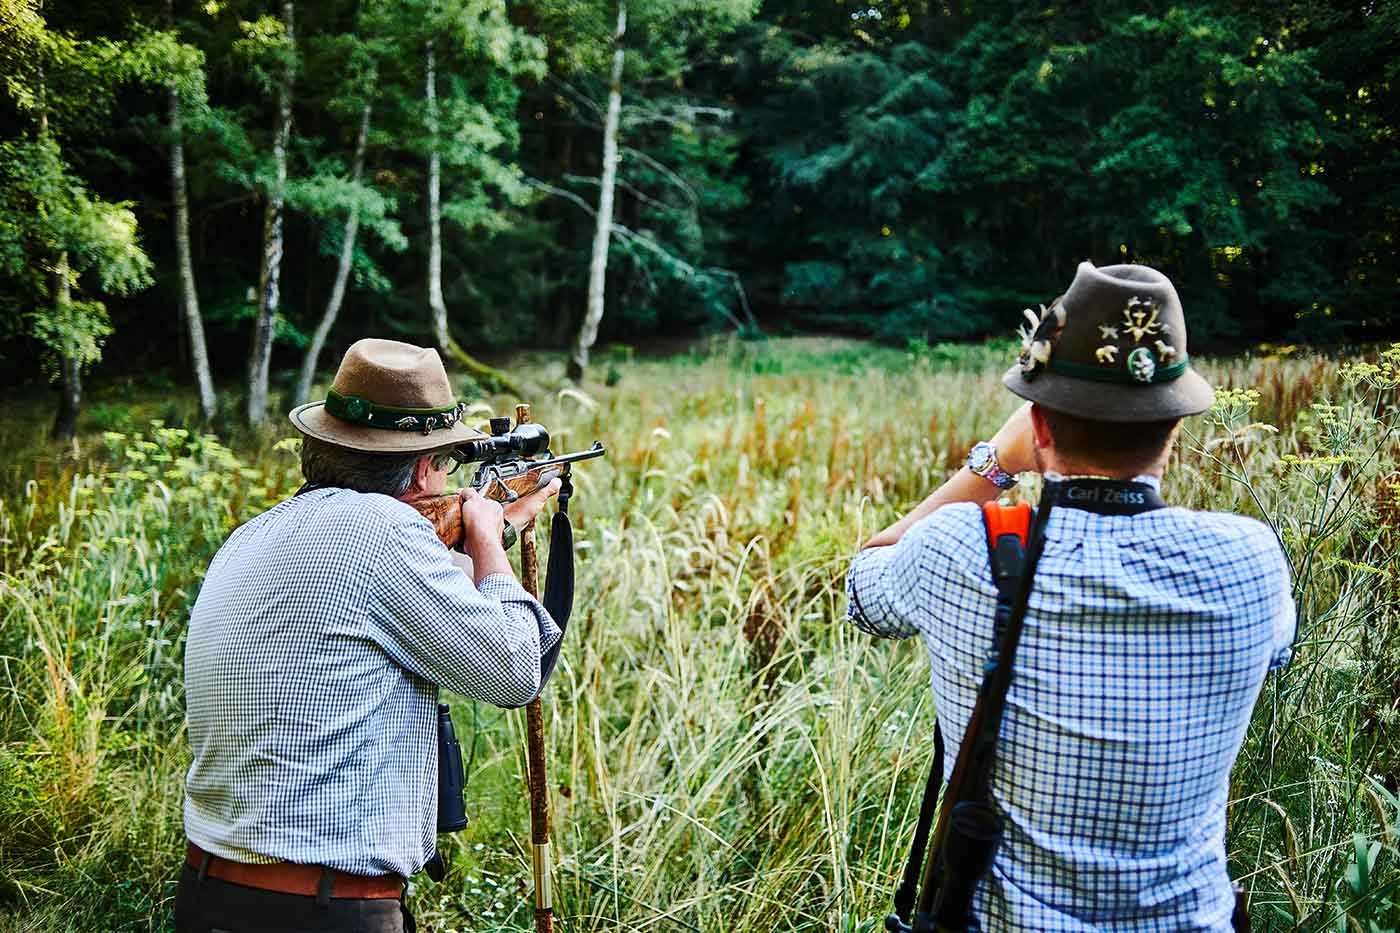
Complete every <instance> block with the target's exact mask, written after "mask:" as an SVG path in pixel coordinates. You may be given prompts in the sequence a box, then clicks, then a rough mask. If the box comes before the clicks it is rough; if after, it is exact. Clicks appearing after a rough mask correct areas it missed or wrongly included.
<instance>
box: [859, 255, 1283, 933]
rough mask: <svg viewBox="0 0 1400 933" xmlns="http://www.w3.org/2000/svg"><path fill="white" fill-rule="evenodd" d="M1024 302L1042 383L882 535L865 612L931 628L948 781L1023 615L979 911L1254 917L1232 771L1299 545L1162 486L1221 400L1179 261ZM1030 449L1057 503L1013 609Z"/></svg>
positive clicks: (1113, 927) (1200, 926)
mask: <svg viewBox="0 0 1400 933" xmlns="http://www.w3.org/2000/svg"><path fill="white" fill-rule="evenodd" d="M1025 314H1026V316H1027V318H1028V320H1027V326H1026V327H1024V328H1023V330H1022V348H1021V352H1020V358H1019V359H1018V360H1017V362H1016V364H1015V365H1014V366H1012V367H1011V369H1010V370H1009V371H1007V373H1006V374H1005V375H1004V376H1003V378H1002V382H1003V383H1004V384H1005V385H1006V386H1007V388H1009V389H1010V390H1011V391H1012V392H1014V393H1016V394H1017V395H1019V396H1021V397H1022V398H1025V399H1027V400H1028V403H1027V404H1026V405H1024V406H1022V407H1021V408H1020V409H1018V410H1017V411H1016V413H1015V414H1013V415H1012V416H1011V418H1010V419H1009V420H1008V421H1007V422H1006V423H1005V425H1003V427H1002V428H1001V429H1000V430H999V431H998V432H997V433H996V435H994V436H993V437H992V439H991V440H990V441H988V442H984V443H980V444H977V445H976V446H974V447H973V449H972V451H971V452H970V454H969V456H968V460H967V465H966V466H965V467H964V468H963V469H962V470H961V471H959V472H958V473H957V475H955V476H954V477H953V478H951V479H950V480H948V482H946V483H945V484H943V486H941V487H940V488H939V489H938V490H937V491H935V492H934V493H933V494H932V495H930V496H929V497H928V498H927V499H926V500H924V502H923V503H921V504H920V505H919V506H918V507H917V508H915V509H914V510H913V511H912V512H911V513H909V514H908V515H906V516H905V517H903V518H902V519H900V520H899V521H897V522H895V523H894V524H893V525H891V526H890V527H889V528H886V529H885V530H884V531H882V532H880V533H879V534H878V535H876V536H875V537H874V538H873V539H871V540H870V541H869V542H868V543H867V544H866V545H865V549H864V550H863V551H862V552H861V554H860V555H859V556H858V557H857V558H856V560H855V562H854V564H853V565H852V567H851V570H850V573H849V576H848V579H847V587H848V592H849V595H850V609H849V613H850V617H851V619H852V621H853V622H854V623H855V624H856V625H857V626H859V627H860V628H862V629H864V630H866V631H868V632H870V633H872V634H875V635H880V636H884V637H891V638H905V637H909V636H911V635H915V634H917V635H919V636H920V637H921V638H922V639H923V641H924V643H925V645H926V647H927V649H928V653H929V660H930V667H931V680H932V686H933V692H934V699H935V704H936V706H937V709H938V714H939V719H940V724H941V727H942V729H941V731H942V734H943V735H944V736H946V737H947V738H948V745H949V748H948V750H947V751H948V754H947V755H946V758H945V764H944V768H943V773H942V774H941V775H936V776H935V778H937V780H931V781H930V787H931V788H932V789H933V790H934V791H935V792H936V790H937V786H938V785H939V784H941V783H942V780H945V779H948V778H951V777H953V772H954V763H955V761H957V759H958V756H959V752H960V748H959V740H960V739H961V738H962V737H963V736H964V734H965V731H966V730H967V727H968V723H969V720H970V719H972V714H973V710H974V706H978V707H979V708H981V709H982V710H983V713H985V711H986V709H987V707H986V705H985V704H986V703H987V700H986V692H985V691H984V692H983V694H982V696H983V699H980V700H979V699H978V697H979V686H980V685H982V683H983V679H984V673H986V674H987V675H988V677H989V682H990V673H989V672H992V671H994V670H996V668H997V667H998V663H993V662H991V661H989V658H990V657H991V656H992V651H991V649H992V646H993V643H994V638H995V637H999V636H1000V635H1002V634H1004V632H1005V630H1006V629H1007V628H1008V627H1019V642H1018V646H1016V647H1013V649H1012V651H1013V652H1014V655H1013V660H1012V661H1011V662H1010V663H1009V666H1008V669H1009V670H1010V680H1009V687H1006V688H1005V692H1004V693H1003V694H1002V697H1003V698H1004V700H1003V701H1001V702H1004V706H1003V707H1002V709H1003V710H1004V711H1003V712H1002V713H1001V716H1002V718H1001V720H1000V722H999V724H998V726H997V727H996V728H997V731H995V732H993V733H992V735H991V742H992V743H993V745H992V747H994V749H995V754H994V756H991V757H989V758H984V759H983V760H986V761H990V762H991V764H990V766H989V767H990V772H989V774H990V777H989V784H988V785H986V787H985V788H984V790H983V791H982V793H983V795H984V796H983V798H982V800H983V801H985V802H986V803H987V804H989V805H990V807H991V808H992V809H993V810H994V811H995V813H996V815H997V817H998V818H999V824H998V825H999V826H1000V827H1001V837H1000V847H999V848H998V849H995V857H994V860H993V861H992V862H991V865H990V869H989V870H988V871H986V872H985V874H981V875H979V876H978V880H977V881H976V883H975V888H974V889H973V891H974V893H973V895H972V898H971V900H970V902H969V904H970V906H969V913H968V914H967V915H966V916H965V917H964V918H963V921H962V922H963V923H964V926H962V927H961V928H964V929H982V930H1026V931H1032V930H1033V931H1048V930H1075V931H1088V930H1098V931H1124V933H1126V931H1157V930H1173V931H1177V930H1210V931H1226V930H1230V929H1231V927H1232V920H1233V922H1234V923H1236V924H1241V923H1244V922H1245V921H1246V920H1247V917H1244V916H1232V915H1234V914H1235V906H1236V905H1235V898H1234V896H1233V895H1232V891H1231V883H1230V879H1229V876H1228V874H1227V870H1226V856H1225V841H1224V837H1225V810H1226V803H1227V801H1228V799H1229V776H1230V769H1231V767H1232V765H1233V764H1234V760H1235V756H1236V755H1237V753H1238V752H1239V748H1240V744H1241V742H1242V741H1243V739H1244V734H1245V730H1246V728H1247V726H1248V724H1249V719H1250V714H1251V711H1252V709H1253V706H1254V701H1255V699H1256V697H1257V696H1258V693H1259V690H1260V686H1261V684H1262V682H1263V680H1264V676H1265V674H1266V672H1267V671H1269V670H1270V669H1271V668H1273V667H1276V666H1278V665H1280V664H1282V663H1284V662H1285V661H1286V660H1287V658H1288V655H1289V652H1290V648H1291V644H1292V639H1293V634H1294V629H1295V616H1294V606H1293V600H1292V588H1291V584H1290V582H1289V569H1288V563H1287V560H1286V558H1285V556H1284V554H1283V551H1282V549H1281V547H1280V545H1279V542H1278V540H1277V539H1276V538H1275V536H1274V534H1273V533H1272V531H1270V530H1269V528H1268V527H1267V526H1265V525H1264V524H1262V523H1261V522H1258V521H1256V520H1254V519H1250V518H1244V517H1241V516H1236V515H1227V514H1217V513H1207V512H1192V511H1189V510H1186V509H1182V508H1175V507H1169V506H1168V505H1167V504H1166V503H1165V502H1163V501H1162V499H1161V496H1160V482H1161V476H1162V474H1163V472H1164V470H1165V469H1166V466H1167V462H1168V459H1169V457H1170V455H1171V451H1172V447H1173V444H1174V442H1175V439H1176V436H1177V432H1178V429H1179V425H1180V421H1181V419H1182V418H1184V417H1187V416H1191V415H1195V414H1199V413H1200V412H1202V411H1204V410H1205V409H1207V408H1208V407H1209V406H1210V405H1211V402H1212V391H1211V388H1210V386H1209V385H1208V384H1207V382H1206V381H1205V379H1203V378H1202V377H1201V376H1200V375H1199V374H1198V373H1197V372H1196V371H1195V370H1194V369H1192V368H1191V361H1190V358H1189V356H1188V352H1187V335H1186V321H1185V315H1184V313H1183V310H1182V304H1181V300H1180V298H1179V297H1178V295H1177V293H1176V289H1175V288H1174V287H1173V286H1172V283H1171V282H1170V280H1169V279H1168V278H1167V277H1166V276H1165V275H1163V274H1162V273H1161V272H1158V271H1157V270H1155V269H1152V268H1149V267H1147V266H1142V265H1115V266H1105V267H1102V268H1099V267H1095V266H1094V265H1092V264H1091V263H1088V262H1085V263H1081V264H1080V266H1079V269H1078V271H1077V273H1076V275H1075V277H1074V281H1073V282H1072V283H1071V284H1070V286H1069V289H1068V290H1067V291H1066V292H1065V293H1064V294H1063V295H1061V296H1060V297H1059V298H1057V299H1055V300H1054V301H1053V302H1051V303H1050V305H1049V306H1048V307H1042V308H1041V309H1039V310H1038V311H1029V310H1028V311H1026V312H1025ZM1027 471H1034V472H1038V473H1041V474H1042V475H1043V476H1044V477H1045V480H1046V483H1045V490H1046V498H1045V499H1043V500H1042V504H1041V511H1042V513H1046V515H1048V518H1047V520H1046V521H1045V522H1044V523H1040V522H1034V523H1032V524H1031V526H1030V527H1031V533H1030V536H1029V537H1030V539H1031V541H1030V544H1028V545H1027V546H1026V549H1025V555H1026V557H1025V564H1024V565H1023V566H1024V567H1027V568H1029V578H1030V595H1029V602H1028V603H1027V604H1026V610H1025V612H1024V615H1023V616H1022V617H1021V619H1022V620H1023V621H1018V620H1016V618H1015V616H1016V613H1015V612H1014V611H1010V610H1011V608H1012V601H1011V596H1010V595H1009V594H1011V593H1012V592H1013V589H1014V588H1013V587H1011V586H1007V587H1006V589H1005V590H1004V591H1002V590H999V588H998V582H999V581H998V580H994V578H993V575H992V564H993V558H994V554H993V552H992V549H991V548H990V547H989V543H988V542H989V534H988V531H989V529H990V528H991V525H990V523H991V522H993V521H994V520H996V521H999V520H1000V519H999V518H998V516H1004V515H1007V514H1010V513H1009V512H1004V511H1002V510H1000V509H997V508H992V509H987V510H985V514H984V506H985V505H986V504H987V503H992V502H994V501H995V500H996V498H997V497H998V496H999V495H1000V494H1001V493H1002V492H1003V491H1004V490H1007V489H1009V488H1011V487H1012V486H1014V485H1015V484H1016V479H1015V477H1016V474H1018V473H1021V472H1027ZM1049 501H1053V508H1050V510H1049V512H1048V513H1047V512H1046V509H1047V507H1048V505H1047V503H1048V502H1049ZM1037 526H1041V527H1037ZM990 537H991V538H992V539H993V540H995V539H996V538H997V535H996V533H993V534H992V535H990ZM1038 537H1039V538H1040V539H1041V541H1042V542H1043V544H1042V545H1041V548H1042V549H1041V550H1040V551H1039V556H1038V561H1035V560H1034V559H1033V557H1032V555H1033V554H1034V553H1035V550H1036V539H1037V538H1038ZM998 560H999V559H998ZM998 566H999V567H1000V566H1001V565H1000V563H998ZM1006 579H1008V578H1002V580H1001V581H1000V582H1003V583H1005V581H1006ZM1009 579H1010V582H1011V583H1013V584H1014V583H1016V582H1017V580H1018V579H1019V578H1016V577H1014V576H1013V577H1010V578H1009ZM999 603H1000V604H1001V605H1003V606H1004V607H1005V608H1004V609H1003V610H1001V611H999V610H998V605H999ZM999 617H1000V619H1001V621H1000V622H998V621H997V619H998V618H999ZM1004 647H1005V645H1004V644H1003V648H1004ZM1004 660H1005V657H1003V658H1002V661H1004ZM974 731H975V730H974ZM969 760H971V759H969ZM949 786H950V788H951V787H952V786H953V785H951V784H950V785H949ZM944 805H945V806H947V805H949V804H948V801H947V800H945V802H944ZM953 812H955V813H956V812H957V811H953ZM903 891H904V889H903V888H902V889H901V893H903ZM948 897H951V895H948ZM896 903H897V907H898V908H899V909H903V910H905V911H906V912H907V907H908V904H909V902H908V901H906V902H905V903H904V904H903V905H900V904H899V898H898V897H897V898H896ZM921 903H922V902H921ZM897 912H898V911H897ZM906 921H907V918H906ZM892 922H893V918H892ZM924 922H927V921H924ZM914 929H916V930H917V929H919V926H918V923H914ZM940 929H941V927H940Z"/></svg>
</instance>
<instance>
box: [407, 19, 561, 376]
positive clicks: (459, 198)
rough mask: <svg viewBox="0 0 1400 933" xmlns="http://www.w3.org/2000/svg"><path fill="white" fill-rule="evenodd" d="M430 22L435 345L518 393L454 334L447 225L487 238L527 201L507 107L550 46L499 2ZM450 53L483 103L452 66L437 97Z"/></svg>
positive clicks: (426, 77) (426, 79)
mask: <svg viewBox="0 0 1400 933" xmlns="http://www.w3.org/2000/svg"><path fill="white" fill-rule="evenodd" d="M424 22H425V26H426V29H425V32H424V34H423V35H424V37H423V41H422V45H421V54H422V60H423V92H422V99H423V134H422V137H423V152H424V156H425V162H426V177H425V179H424V182H425V185H424V187H425V194H426V197H425V202H424V208H425V214H426V221H427V227H428V254H427V269H426V272H427V303H428V317H429V324H430V327H431V331H432V334H433V340H434V343H436V345H437V347H438V350H439V351H440V352H441V353H442V355H443V356H444V358H446V359H447V360H448V361H449V362H452V363H455V364H456V365H458V366H460V367H461V368H463V369H464V370H466V371H467V372H468V373H469V374H470V375H471V376H472V377H473V378H474V379H475V380H476V381H477V382H479V383H481V384H482V385H486V386H496V387H498V388H501V389H504V390H506V391H508V392H512V393H514V394H517V395H518V394H521V390H520V387H519V386H518V384H517V383H516V382H515V381H514V380H513V379H511V377H510V376H509V375H507V374H506V373H504V372H502V371H501V370H499V369H496V368H495V367H492V366H489V365H487V364H485V363H483V362H481V361H480V360H479V359H477V358H476V357H475V356H474V355H473V354H472V353H469V352H468V351H467V350H466V349H465V348H464V347H463V346H462V345H461V343H459V342H458V340H457V339H456V337H455V336H454V334H453V327H452V322H451V320H450V314H449V309H448V302H447V296H446V293H445V289H444V282H443V261H444V247H443V227H444V220H448V221H450V222H451V223H452V224H453V225H454V226H455V227H457V228H458V229H460V230H463V231H467V232H475V233H482V234H486V235H489V234H490V233H491V232H492V231H493V228H497V227H499V226H500V225H501V222H502V221H501V212H502V208H503V206H505V205H509V204H512V203H523V202H524V201H525V200H526V199H527V188H526V186H525V184H524V181H523V178H522V176H521V173H520V171H519V169H518V168H517V167H516V166H515V165H514V164H513V163H512V162H510V161H508V159H507V158H506V155H507V153H508V152H509V150H510V149H511V148H512V147H513V146H514V143H515V132H516V130H515V127H514V117H513V112H508V111H507V110H506V109H505V106H504V105H506V104H509V105H510V107H512V108H513V106H514V101H515V98H516V96H517V92H516V91H515V90H514V84H513V82H514V79H515V78H516V77H517V76H520V75H526V74H535V75H540V74H542V71H543V55H544V44H543V42H541V41H540V40H538V39H535V38H533V37H531V36H528V35H527V34H525V33H524V32H523V31H522V30H520V29H518V28H517V27H515V26H514V25H512V24H511V22H510V21H509V20H508V19H507V17H506V11H505V5H504V3H503V2H501V0H441V2H433V3H431V4H430V10H429V13H428V15H426V16H425V17H424ZM449 41H450V47H449V46H448V45H447V43H448V42H449ZM440 43H442V44H440ZM444 53H450V54H452V56H453V57H454V58H455V59H456V60H457V61H458V62H463V59H465V64H466V65H467V66H468V67H469V68H470V69H475V70H476V72H477V73H476V75H474V76H473V77H472V78H471V80H472V81H473V82H475V83H476V85H477V87H478V90H479V92H483V93H481V95H480V96H482V97H484V98H485V100H481V99H475V98H474V97H473V96H472V95H470V86H469V85H468V84H467V83H466V81H465V80H464V77H463V72H464V71H465V70H467V69H465V68H463V67H460V66H459V67H458V68H455V69H453V73H452V75H451V80H450V82H448V83H449V84H450V92H449V93H448V94H446V95H444V94H443V93H441V92H442V87H441V84H440V79H442V78H443V73H442V72H441V71H440V70H439V61H440V55H442V54H444ZM444 164H446V165H449V166H450V167H451V169H452V182H453V184H452V187H453V189H454V190H453V192H452V194H451V195H450V196H445V195H444V190H443V187H444V186H443V174H444V171H443V170H444ZM464 284H465V283H464ZM480 318H481V315H480V312H478V319H480Z"/></svg>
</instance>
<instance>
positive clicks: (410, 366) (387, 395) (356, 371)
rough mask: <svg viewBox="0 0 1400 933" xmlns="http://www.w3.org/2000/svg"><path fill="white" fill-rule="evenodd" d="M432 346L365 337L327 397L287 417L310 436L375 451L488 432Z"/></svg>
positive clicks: (419, 447) (421, 447)
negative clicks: (466, 417) (470, 414)
mask: <svg viewBox="0 0 1400 933" xmlns="http://www.w3.org/2000/svg"><path fill="white" fill-rule="evenodd" d="M463 407H464V406H463V405H462V403H461V402H458V401H457V399H456V398H455V397H454V396H453V394H452V384H451V383H450V382H448V380H447V370H446V369H444V368H443V366H442V358H441V357H439V356H438V352H437V351H436V350H434V349H432V348H431V347H415V346H414V345H413V344H411V343H400V342H398V341H397V340H380V339H379V338H376V337H366V338H365V339H364V340H357V341H355V343H353V344H352V345H351V346H350V349H349V350H346V351H345V359H343V360H341V361H340V368H339V369H338V370H336V373H335V380H334V381H333V382H332V383H331V388H330V391H329V392H327V393H326V400H325V401H324V402H308V403H307V404H305V405H299V406H297V407H296V408H294V409H292V411H291V413H290V414H288V415H287V417H288V418H290V419H291V421H292V425H293V426H294V427H295V428H296V429H297V430H298V431H300V432H301V433H302V434H305V435H306V436H307V437H314V438H316V439H317V440H321V441H325V442H327V443H329V444H335V445H336V446H338V447H347V448H349V449H350V450H359V451H363V452H365V453H374V454H411V453H426V452H427V451H430V450H437V449H439V448H442V447H451V446H453V445H455V444H460V443H462V442H464V441H469V440H471V439H473V438H477V437H483V436H484V435H483V434H482V433H481V432H479V431H476V430H474V429H473V428H470V427H468V426H467V425H465V424H463V423H462V411H463Z"/></svg>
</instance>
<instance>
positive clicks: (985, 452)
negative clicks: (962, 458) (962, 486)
mask: <svg viewBox="0 0 1400 933" xmlns="http://www.w3.org/2000/svg"><path fill="white" fill-rule="evenodd" d="M991 465H992V445H991V444H987V443H985V442H984V443H981V444H978V445H977V446H975V447H973V448H972V452H971V453H969V454H968V455H967V467H968V469H970V470H971V471H972V472H974V473H981V472H982V471H984V470H986V469H987V468H988V467H989V466H991Z"/></svg>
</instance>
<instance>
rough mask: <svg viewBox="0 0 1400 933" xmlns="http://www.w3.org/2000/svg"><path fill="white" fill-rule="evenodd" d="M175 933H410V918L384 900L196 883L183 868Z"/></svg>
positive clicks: (397, 904)
mask: <svg viewBox="0 0 1400 933" xmlns="http://www.w3.org/2000/svg"><path fill="white" fill-rule="evenodd" d="M175 929H176V930H177V931H178V933H414V925H413V917H412V915H410V914H409V912H408V909H407V908H406V907H404V906H403V903H402V902H401V901H397V900H392V899H389V898H383V899H377V900H359V899H354V898H333V899H331V900H330V901H328V902H327V903H325V904H318V903H316V898H314V897H303V896H301V895H299V894H280V893H278V892H276V891H263V890H260V889H259V888H245V887H244V886H242V885H240V884H230V883H229V882H227V881H220V880H219V879H217V878H205V879H204V880H203V881H201V880H200V879H199V874H198V872H196V871H195V870H194V869H193V868H191V867H190V866H188V865H186V866H185V870H184V871H182V872H181V873H180V889H179V891H178V892H177V893H176V895H175Z"/></svg>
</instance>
